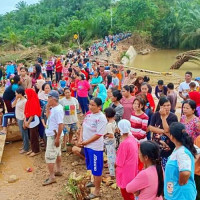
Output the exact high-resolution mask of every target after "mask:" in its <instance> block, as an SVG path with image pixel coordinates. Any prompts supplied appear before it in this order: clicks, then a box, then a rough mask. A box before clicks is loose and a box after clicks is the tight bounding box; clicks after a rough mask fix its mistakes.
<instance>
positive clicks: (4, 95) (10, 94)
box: [3, 85, 15, 101]
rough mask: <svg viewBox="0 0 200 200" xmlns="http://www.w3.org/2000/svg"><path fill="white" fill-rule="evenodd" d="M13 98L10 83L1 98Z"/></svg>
mask: <svg viewBox="0 0 200 200" xmlns="http://www.w3.org/2000/svg"><path fill="white" fill-rule="evenodd" d="M14 98H15V92H14V91H13V90H12V85H10V86H9V87H8V88H6V90H5V91H4V93H3V100H10V101H12V100H13V99H14Z"/></svg>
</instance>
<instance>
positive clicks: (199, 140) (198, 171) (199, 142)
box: [194, 135, 200, 176]
mask: <svg viewBox="0 0 200 200" xmlns="http://www.w3.org/2000/svg"><path fill="white" fill-rule="evenodd" d="M194 144H195V145H197V146H198V147H199V148H200V135H199V136H198V137H197V138H196V139H195V141H194ZM195 174H196V175H198V176H200V158H199V159H198V160H197V162H196V163H195Z"/></svg>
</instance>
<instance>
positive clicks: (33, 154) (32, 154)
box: [29, 152, 39, 157]
mask: <svg viewBox="0 0 200 200" xmlns="http://www.w3.org/2000/svg"><path fill="white" fill-rule="evenodd" d="M38 154H39V153H34V152H32V153H31V154H30V155H29V156H30V157H34V156H37V155H38Z"/></svg>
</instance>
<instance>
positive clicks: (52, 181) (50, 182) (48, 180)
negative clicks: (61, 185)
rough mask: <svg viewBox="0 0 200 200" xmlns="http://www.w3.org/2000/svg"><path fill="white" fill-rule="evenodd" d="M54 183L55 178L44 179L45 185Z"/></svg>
mask: <svg viewBox="0 0 200 200" xmlns="http://www.w3.org/2000/svg"><path fill="white" fill-rule="evenodd" d="M53 183H56V180H55V179H52V180H51V179H50V178H48V179H46V180H45V181H44V183H43V184H42V185H43V186H46V185H51V184H53Z"/></svg>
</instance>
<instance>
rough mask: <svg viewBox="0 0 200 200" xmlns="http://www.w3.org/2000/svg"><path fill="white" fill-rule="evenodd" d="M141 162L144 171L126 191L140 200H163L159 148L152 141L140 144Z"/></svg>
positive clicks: (129, 184) (162, 178) (162, 179)
mask: <svg viewBox="0 0 200 200" xmlns="http://www.w3.org/2000/svg"><path fill="white" fill-rule="evenodd" d="M139 158H140V161H141V162H142V163H143V164H144V170H142V171H141V172H139V174H138V175H137V176H136V177H135V178H134V179H133V180H132V181H131V182H130V183H128V185H127V186H126V191H127V192H129V193H133V194H135V196H138V200H163V198H162V194H163V187H164V177H163V170H162V166H161V161H160V150H159V146H158V145H157V144H156V143H155V142H152V141H145V142H142V143H141V144H140V151H139Z"/></svg>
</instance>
